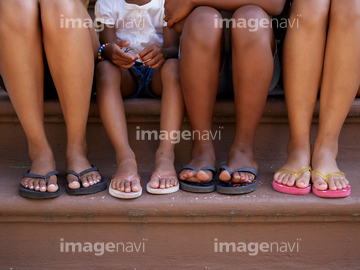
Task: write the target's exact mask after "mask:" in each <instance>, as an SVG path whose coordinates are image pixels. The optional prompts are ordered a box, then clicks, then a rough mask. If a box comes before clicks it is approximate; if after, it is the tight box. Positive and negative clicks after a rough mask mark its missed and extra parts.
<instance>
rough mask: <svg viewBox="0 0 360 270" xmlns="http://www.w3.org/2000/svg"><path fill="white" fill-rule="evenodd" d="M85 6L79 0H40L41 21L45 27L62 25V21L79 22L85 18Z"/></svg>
mask: <svg viewBox="0 0 360 270" xmlns="http://www.w3.org/2000/svg"><path fill="white" fill-rule="evenodd" d="M82 9H84V8H83V6H82V5H81V3H80V1H79V0H40V10H41V20H42V22H43V25H46V26H47V25H49V26H56V27H59V26H60V25H61V20H66V19H68V20H75V21H74V25H77V24H75V23H77V20H80V19H82V18H83V16H82V12H83V10H82Z"/></svg>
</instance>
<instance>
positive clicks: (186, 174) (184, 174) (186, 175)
mask: <svg viewBox="0 0 360 270" xmlns="http://www.w3.org/2000/svg"><path fill="white" fill-rule="evenodd" d="M191 172H192V171H190V170H183V171H182V172H181V173H180V179H181V180H186V179H187V178H189V177H192V175H191V176H190V173H191Z"/></svg>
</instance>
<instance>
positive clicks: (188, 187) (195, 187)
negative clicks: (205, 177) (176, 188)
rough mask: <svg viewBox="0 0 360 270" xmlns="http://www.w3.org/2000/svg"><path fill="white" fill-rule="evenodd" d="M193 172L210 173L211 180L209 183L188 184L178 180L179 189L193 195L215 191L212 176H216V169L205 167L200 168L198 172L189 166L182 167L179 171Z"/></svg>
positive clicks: (188, 182)
mask: <svg viewBox="0 0 360 270" xmlns="http://www.w3.org/2000/svg"><path fill="white" fill-rule="evenodd" d="M186 169H188V170H193V171H195V172H196V173H198V172H199V171H211V172H212V173H213V178H212V179H211V180H210V181H209V182H202V181H201V182H199V183H196V182H190V181H185V180H179V182H180V188H181V189H182V190H185V191H189V192H195V193H208V192H213V191H215V189H216V184H215V179H214V175H215V174H216V169H215V168H214V167H212V166H205V167H202V168H201V169H200V170H199V169H197V168H196V167H194V166H191V165H184V166H183V167H182V168H181V171H183V170H186Z"/></svg>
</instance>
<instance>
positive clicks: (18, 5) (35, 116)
mask: <svg viewBox="0 0 360 270" xmlns="http://www.w3.org/2000/svg"><path fill="white" fill-rule="evenodd" d="M0 36H2V37H11V38H0V48H1V50H0V58H1V60H2V61H1V62H0V73H1V75H2V77H3V79H4V82H5V84H6V87H7V91H8V93H9V96H10V99H11V102H12V104H13V106H14V108H15V111H16V113H17V115H18V117H19V120H20V122H21V125H22V127H23V129H24V132H25V135H26V138H27V141H28V145H29V155H30V159H31V161H32V166H31V169H30V172H31V173H35V174H41V175H46V174H47V173H49V172H50V171H53V170H55V161H54V157H53V153H52V150H51V148H50V145H49V143H48V140H47V138H46V135H45V130H44V121H43V120H44V116H43V115H44V112H43V110H44V104H43V91H44V90H43V81H44V67H43V48H42V42H41V27H40V21H39V11H38V1H36V0H33V1H32V0H28V1H5V0H2V1H0ZM56 180H57V178H56V176H51V177H50V178H48V179H47V181H48V184H47V187H46V185H45V181H44V180H39V179H33V178H24V179H22V181H21V184H22V185H23V186H24V187H27V188H29V189H35V190H39V191H41V192H45V191H48V192H55V191H56V190H57V189H58V186H57V183H56Z"/></svg>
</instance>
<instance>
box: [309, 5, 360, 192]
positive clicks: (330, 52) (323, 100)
mask: <svg viewBox="0 0 360 270" xmlns="http://www.w3.org/2000/svg"><path fill="white" fill-rule="evenodd" d="M359 14H360V2H359V1H356V0H349V1H339V0H333V1H332V2H331V10H330V22H329V32H328V38H327V43H326V53H325V63H324V75H323V80H322V85H321V92H320V115H319V132H318V136H317V139H316V141H315V144H314V152H313V156H312V165H313V169H314V170H318V171H320V172H322V173H323V174H325V175H326V174H329V173H333V172H337V171H339V168H338V166H337V164H336V156H337V153H338V139H339V135H340V131H341V127H342V125H343V123H344V121H345V119H346V116H347V114H348V112H349V109H350V107H351V105H352V103H353V101H354V98H355V95H356V93H357V91H358V88H359V84H360V78H359V74H360V47H359V44H360V35H359V33H360V16H359ZM312 181H313V183H314V186H315V187H316V188H317V189H320V190H324V189H327V185H326V183H325V182H324V181H323V180H322V178H320V177H319V176H318V175H313V177H312ZM347 184H348V181H347V180H346V179H345V178H343V177H339V176H335V177H330V179H329V188H330V189H331V190H336V189H342V188H345V187H346V185H347Z"/></svg>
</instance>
